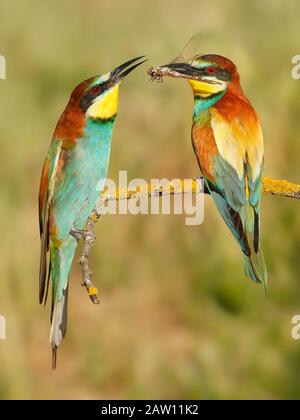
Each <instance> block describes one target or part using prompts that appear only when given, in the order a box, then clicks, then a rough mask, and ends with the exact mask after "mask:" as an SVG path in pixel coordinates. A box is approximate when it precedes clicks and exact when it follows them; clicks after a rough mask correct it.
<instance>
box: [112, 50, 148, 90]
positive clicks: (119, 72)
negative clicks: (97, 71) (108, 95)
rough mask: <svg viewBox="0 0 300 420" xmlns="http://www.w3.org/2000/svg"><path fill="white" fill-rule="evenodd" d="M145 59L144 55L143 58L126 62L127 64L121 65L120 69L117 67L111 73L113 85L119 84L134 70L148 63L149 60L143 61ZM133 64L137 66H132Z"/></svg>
mask: <svg viewBox="0 0 300 420" xmlns="http://www.w3.org/2000/svg"><path fill="white" fill-rule="evenodd" d="M143 58H145V56H144V55H142V56H141V57H136V58H133V59H132V60H129V61H126V63H124V64H121V65H120V66H119V67H117V68H116V69H114V70H113V71H112V72H111V76H110V81H111V82H112V83H113V84H116V83H119V82H120V81H121V80H122V79H123V78H124V77H125V76H127V75H128V74H129V73H131V72H132V70H134V69H135V68H137V67H138V66H140V65H141V64H143V63H144V62H145V61H147V59H146V60H142V59H143ZM139 60H142V61H140V62H139V63H137V61H139ZM133 63H136V64H134V65H133V66H131V64H133ZM130 66H131V67H130Z"/></svg>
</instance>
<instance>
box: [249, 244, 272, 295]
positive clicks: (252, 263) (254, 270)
mask: <svg viewBox="0 0 300 420" xmlns="http://www.w3.org/2000/svg"><path fill="white" fill-rule="evenodd" d="M244 270H245V274H246V276H247V277H249V278H250V279H251V280H252V281H254V282H255V283H260V284H262V285H263V286H264V288H265V292H266V293H267V290H268V275H267V268H266V263H265V259H264V256H263V253H262V251H261V250H259V251H258V253H256V252H253V251H252V253H251V256H250V257H247V255H244Z"/></svg>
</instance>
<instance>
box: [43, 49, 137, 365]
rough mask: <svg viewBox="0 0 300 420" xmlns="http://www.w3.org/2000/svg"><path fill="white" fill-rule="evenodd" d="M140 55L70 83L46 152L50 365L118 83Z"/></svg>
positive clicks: (104, 159) (96, 190) (101, 171)
mask: <svg viewBox="0 0 300 420" xmlns="http://www.w3.org/2000/svg"><path fill="white" fill-rule="evenodd" d="M142 58H143V57H138V58H135V59H133V60H130V61H128V62H126V63H124V64H122V65H121V66H119V67H117V68H116V69H115V70H113V71H112V72H110V73H107V74H104V75H102V76H96V77H93V78H90V79H88V80H86V81H84V82H83V83H81V84H80V85H79V86H77V87H76V88H75V89H74V91H73V93H72V95H71V98H70V100H69V103H68V105H67V107H66V109H65V111H64V112H63V114H62V116H61V117H60V119H59V121H58V124H57V126H56V129H55V131H54V135H53V139H52V143H51V145H50V148H49V150H48V153H47V156H46V160H45V163H44V167H43V171H42V177H41V184H40V193H39V220H40V235H41V256H40V276H39V301H40V303H43V302H44V303H46V300H47V295H48V288H49V277H50V275H51V278H52V308H51V332H50V344H51V347H52V366H53V368H55V366H56V352H57V348H58V346H59V345H60V344H61V342H62V339H63V337H64V336H65V334H66V327H67V300H68V277H69V273H70V270H71V265H72V261H73V258H74V254H75V251H76V247H77V242H78V237H79V236H80V233H82V230H83V229H84V227H85V225H86V222H87V220H88V218H89V216H90V215H91V213H92V211H93V209H94V207H95V203H96V201H97V198H98V196H99V194H100V192H101V190H102V189H103V187H104V183H105V179H106V177H107V172H108V165H109V156H110V145H111V137H112V131H113V126H114V123H115V119H116V114H117V108H118V94H119V85H120V82H121V81H122V79H123V78H124V77H125V76H126V75H127V74H129V73H130V72H131V71H132V70H134V69H135V68H136V67H137V66H139V65H140V64H142V62H144V61H142V62H140V60H141V59H142ZM138 61H139V62H138ZM134 63H135V64H134ZM130 66H131V67H130ZM48 253H49V254H50V257H48Z"/></svg>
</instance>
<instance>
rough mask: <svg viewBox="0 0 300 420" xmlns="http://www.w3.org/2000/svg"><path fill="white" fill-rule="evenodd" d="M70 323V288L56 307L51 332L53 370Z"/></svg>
mask: <svg viewBox="0 0 300 420" xmlns="http://www.w3.org/2000/svg"><path fill="white" fill-rule="evenodd" d="M67 321H68V287H67V288H66V290H65V291H64V292H63V297H62V299H61V300H59V301H57V302H56V303H55V305H54V310H53V315H52V323H51V330H50V345H51V348H52V369H55V368H56V359H57V348H58V347H59V346H60V344H61V342H62V340H63V338H64V337H65V335H66V332H67Z"/></svg>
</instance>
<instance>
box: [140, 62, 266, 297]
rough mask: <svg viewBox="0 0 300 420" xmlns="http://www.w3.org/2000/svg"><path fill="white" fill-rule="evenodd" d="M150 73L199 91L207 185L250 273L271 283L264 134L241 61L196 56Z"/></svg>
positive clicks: (197, 127) (197, 146)
mask: <svg viewBox="0 0 300 420" xmlns="http://www.w3.org/2000/svg"><path fill="white" fill-rule="evenodd" d="M148 73H149V74H150V75H151V77H152V78H153V79H156V80H161V79H162V78H163V77H164V76H171V77H179V78H185V79H187V80H188V81H189V84H190V85H191V87H192V89H193V94H194V115H193V126H192V143H193V147H194V151H195V154H196V157H197V160H198V164H199V167H200V169H201V172H202V174H203V177H204V182H205V186H206V188H207V189H208V191H209V192H210V194H211V196H212V198H213V200H214V202H215V204H216V206H217V208H218V210H219V212H220V214H221V216H222V218H223V219H224V221H225V223H226V225H227V226H228V227H229V229H230V230H231V232H232V234H233V236H234V237H235V239H236V240H237V241H238V243H239V245H240V247H241V249H242V251H243V254H244V269H245V274H246V276H248V277H249V278H250V279H251V280H253V281H254V282H256V283H262V284H263V285H264V287H265V289H266V288H267V271H266V266H265V261H264V257H263V254H262V251H261V246H260V217H259V213H260V197H261V190H262V172H263V160H264V146H263V135H262V130H261V127H260V123H259V120H258V117H257V115H256V112H255V111H254V109H253V107H252V105H251V103H250V102H249V100H248V99H247V97H246V95H245V93H244V92H243V90H242V88H241V85H240V77H239V74H238V71H237V68H236V66H235V64H234V63H233V62H232V61H231V60H229V59H228V58H225V57H222V56H220V55H215V54H208V55H196V56H194V57H193V58H192V59H190V60H183V59H182V57H181V62H180V57H179V59H177V60H176V61H173V62H171V63H170V64H167V65H165V66H161V67H158V68H155V69H153V68H152V69H149V71H148Z"/></svg>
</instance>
